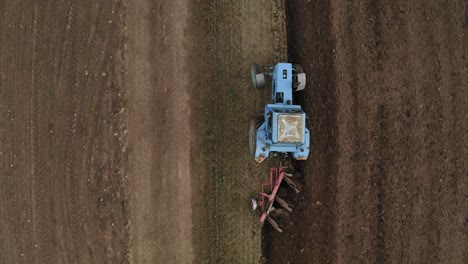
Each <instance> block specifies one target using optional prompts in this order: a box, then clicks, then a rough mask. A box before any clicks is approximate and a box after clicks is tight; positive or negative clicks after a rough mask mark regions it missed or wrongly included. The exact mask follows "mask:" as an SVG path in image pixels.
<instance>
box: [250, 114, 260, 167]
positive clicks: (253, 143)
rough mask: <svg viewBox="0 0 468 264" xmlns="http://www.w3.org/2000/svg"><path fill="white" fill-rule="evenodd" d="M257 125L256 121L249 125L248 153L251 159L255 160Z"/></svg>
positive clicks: (253, 120)
mask: <svg viewBox="0 0 468 264" xmlns="http://www.w3.org/2000/svg"><path fill="white" fill-rule="evenodd" d="M258 123H259V122H258V121H257V120H256V119H252V120H251V121H250V124H249V151H250V156H251V157H252V158H255V151H257V129H258Z"/></svg>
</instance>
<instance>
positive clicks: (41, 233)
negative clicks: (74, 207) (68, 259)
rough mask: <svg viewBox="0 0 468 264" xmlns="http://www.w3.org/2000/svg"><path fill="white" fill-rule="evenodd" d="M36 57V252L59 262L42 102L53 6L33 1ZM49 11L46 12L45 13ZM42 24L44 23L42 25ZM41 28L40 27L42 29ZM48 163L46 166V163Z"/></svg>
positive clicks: (41, 259)
mask: <svg viewBox="0 0 468 264" xmlns="http://www.w3.org/2000/svg"><path fill="white" fill-rule="evenodd" d="M34 8H35V12H34V14H35V15H34V18H35V19H34V20H35V22H34V28H35V30H34V48H33V49H34V52H33V54H34V57H33V66H32V70H33V76H32V87H31V93H32V95H31V98H32V99H31V100H32V129H31V144H32V152H31V153H32V161H33V164H32V173H33V186H34V187H33V195H32V197H33V225H34V226H33V230H34V233H35V241H36V244H35V248H36V250H35V255H36V263H51V262H52V263H53V262H55V261H56V255H55V252H54V250H53V244H52V243H50V242H51V241H49V240H47V238H48V237H49V236H50V235H51V234H53V232H52V220H51V219H49V217H48V212H50V211H51V210H50V208H48V205H50V201H49V199H48V197H47V196H48V194H47V192H45V190H48V189H49V188H48V184H47V177H48V176H47V175H48V173H49V169H48V168H47V165H46V164H47V160H44V159H46V157H47V152H46V151H45V148H46V144H45V142H46V136H45V133H46V131H47V128H46V127H45V125H44V123H45V122H44V121H45V120H46V118H45V116H46V109H44V106H43V105H42V104H41V102H45V101H48V100H46V99H45V98H47V96H46V95H45V94H44V92H45V91H47V90H48V83H49V82H48V80H47V79H46V77H45V75H46V74H47V72H46V69H44V68H46V65H44V64H46V62H47V59H48V56H47V50H48V47H49V46H50V38H49V37H48V36H49V34H50V22H49V21H50V20H49V19H47V17H52V16H51V13H52V11H51V8H50V7H49V6H48V5H47V4H46V3H44V2H42V1H39V2H34ZM45 14H47V15H45ZM40 23H44V24H43V25H41V24H40ZM39 27H40V28H39ZM44 165H46V166H44Z"/></svg>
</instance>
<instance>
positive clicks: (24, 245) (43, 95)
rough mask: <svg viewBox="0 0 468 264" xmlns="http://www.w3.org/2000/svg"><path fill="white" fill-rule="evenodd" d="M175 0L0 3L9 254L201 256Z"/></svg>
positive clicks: (16, 258) (92, 258)
mask: <svg viewBox="0 0 468 264" xmlns="http://www.w3.org/2000/svg"><path fill="white" fill-rule="evenodd" d="M180 6H184V7H186V8H187V9H188V8H189V7H190V5H189V4H188V3H186V2H185V1H170V2H169V1H160V2H154V1H153V2H152V1H144V0H142V1H139V2H138V3H136V2H131V3H130V2H129V1H97V2H92V1H60V2H57V1H50V2H48V1H21V2H18V1H1V2H0V12H1V13H2V19H0V77H1V78H0V113H1V114H0V127H1V133H0V139H1V140H0V161H1V162H0V173H1V175H0V194H1V197H2V199H1V201H0V226H1V227H0V237H1V238H2V239H1V240H0V241H1V242H0V263H128V262H132V263H170V262H175V263H187V262H190V261H192V260H193V259H194V255H195V253H194V252H193V250H192V233H191V228H192V226H191V225H192V221H191V217H192V213H191V197H192V192H191V181H190V164H189V162H190V158H189V153H190V148H189V147H187V146H189V145H190V140H191V139H190V133H189V129H188V126H187V123H189V121H190V104H189V95H188V92H189V91H188V90H187V87H188V84H187V82H188V73H187V71H186V70H184V61H185V59H186V58H185V56H186V54H185V53H184V48H183V47H184V43H183V42H184V39H183V38H182V37H183V36H184V32H183V31H184V28H185V25H186V21H185V19H180V17H184V18H187V19H188V17H189V16H188V14H187V11H186V10H185V9H183V8H180ZM181 113H183V114H181ZM181 252H182V253H181Z"/></svg>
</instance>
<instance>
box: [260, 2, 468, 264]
mask: <svg viewBox="0 0 468 264" xmlns="http://www.w3.org/2000/svg"><path fill="white" fill-rule="evenodd" d="M288 14H289V16H288V17H289V26H290V28H289V32H290V38H289V39H290V43H289V44H290V52H291V57H290V59H294V61H295V62H297V63H300V64H302V66H303V67H304V69H305V72H307V74H308V77H309V80H311V81H310V82H308V87H307V91H306V92H305V94H304V97H303V98H304V103H303V105H305V106H306V110H307V111H308V112H309V113H310V114H311V118H310V122H309V129H310V130H311V131H312V135H315V136H314V137H313V139H312V147H311V149H312V150H313V151H311V153H312V155H311V156H310V157H309V161H308V162H307V163H306V164H304V166H303V171H304V175H305V181H306V193H305V195H304V197H303V200H299V201H298V202H297V207H298V210H297V211H296V212H294V213H293V215H292V218H291V219H289V220H288V221H284V223H286V224H287V223H288V222H290V223H292V224H291V225H290V226H288V228H287V230H286V232H285V233H283V234H281V235H279V234H276V233H273V232H270V231H271V230H269V232H268V235H267V239H266V243H267V251H266V252H268V254H269V262H270V263H466V262H467V261H468V231H467V228H468V227H467V225H468V223H467V221H468V218H467V217H468V215H467V212H468V207H467V204H468V200H467V193H468V185H467V184H468V177H467V158H466V157H467V152H466V144H467V141H466V139H467V136H466V135H467V132H466V131H467V127H466V124H467V123H466V113H467V101H466V99H467V92H468V90H467V87H468V86H467V78H468V75H467V58H466V55H467V44H466V43H467V39H468V35H467V5H466V2H462V1H450V2H444V3H442V2H440V1H417V2H416V3H409V2H407V1H391V2H383V1H360V2H359V1H358V2H356V3H354V2H351V1H349V2H336V1H332V2H331V3H328V2H325V1H324V2H320V3H319V2H315V1H294V2H293V1H290V2H289V5H288Z"/></svg>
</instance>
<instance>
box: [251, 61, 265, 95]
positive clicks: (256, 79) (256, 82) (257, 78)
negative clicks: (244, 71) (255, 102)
mask: <svg viewBox="0 0 468 264" xmlns="http://www.w3.org/2000/svg"><path fill="white" fill-rule="evenodd" d="M250 78H251V81H252V86H253V87H254V88H255V89H259V90H260V89H263V88H264V87H265V76H264V75H263V73H262V69H261V67H260V66H259V65H258V64H252V66H251V67H250Z"/></svg>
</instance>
